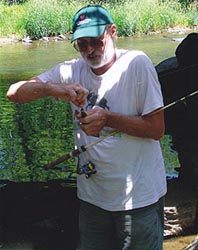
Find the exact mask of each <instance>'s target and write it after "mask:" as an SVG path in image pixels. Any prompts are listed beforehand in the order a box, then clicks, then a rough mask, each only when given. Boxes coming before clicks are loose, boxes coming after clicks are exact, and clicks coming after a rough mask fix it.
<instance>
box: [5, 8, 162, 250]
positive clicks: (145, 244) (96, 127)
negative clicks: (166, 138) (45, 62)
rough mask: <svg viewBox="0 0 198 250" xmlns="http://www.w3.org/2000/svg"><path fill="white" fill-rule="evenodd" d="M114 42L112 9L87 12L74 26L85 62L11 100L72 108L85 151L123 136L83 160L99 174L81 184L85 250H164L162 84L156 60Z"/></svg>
mask: <svg viewBox="0 0 198 250" xmlns="http://www.w3.org/2000/svg"><path fill="white" fill-rule="evenodd" d="M115 36H116V26H115V24H114V23H113V20H112V18H111V16H110V15H109V13H108V12H107V10H106V9H104V8H103V7H101V6H98V5H93V6H86V7H84V8H82V9H81V10H79V11H78V12H77V13H76V14H75V16H74V18H73V35H72V42H73V44H74V48H76V49H77V50H78V51H79V52H80V54H81V58H79V59H73V60H71V61H66V62H64V63H63V64H59V65H57V66H55V67H54V68H53V69H51V70H49V71H48V72H45V73H43V74H41V75H39V76H37V77H34V78H33V79H31V80H29V81H25V82H19V83H16V84H14V85H12V86H11V87H10V89H9V90H8V93H7V96H8V98H9V99H10V100H11V101H14V102H21V103H23V102H28V101H32V100H35V99H38V98H41V97H45V96H53V97H55V98H60V99H63V100H66V101H71V102H72V108H73V112H74V113H75V120H79V128H78V129H77V130H75V132H76V136H75V141H76V144H77V145H78V146H81V145H87V144H89V143H91V142H93V141H95V140H96V139H97V137H96V136H101V135H102V134H107V135H108V134H109V133H110V132H112V131H119V133H115V134H114V135H111V136H109V137H106V139H104V140H103V141H101V142H100V143H98V144H97V145H95V146H94V147H92V148H90V149H89V150H87V151H86V152H83V153H82V154H81V155H80V156H79V158H78V166H79V167H80V169H81V170H82V169H83V166H88V164H89V163H91V164H92V165H94V166H95V168H96V173H95V174H92V175H91V176H89V178H85V176H84V175H83V174H80V175H78V177H77V187H78V197H79V200H80V215H79V228H80V246H79V249H80V250H113V249H117V250H121V249H123V250H124V249H133V250H160V249H162V242H163V196H164V195H165V193H166V179H165V170H164V164H163V158H162V153H161V149H160V144H159V139H160V138H161V137H162V136H163V134H164V118H163V111H162V110H161V109H160V108H161V107H163V100H162V94H161V89H160V84H159V82H158V78H157V74H156V71H155V69H154V67H153V65H152V63H151V61H150V59H149V58H148V57H147V56H146V55H145V54H144V53H143V52H140V51H127V50H123V49H116V48H115ZM87 90H88V91H89V93H88V91H87ZM78 107H80V108H78ZM76 110H77V112H76ZM81 110H82V111H83V115H82V112H80V111H81ZM84 114H85V115H84Z"/></svg>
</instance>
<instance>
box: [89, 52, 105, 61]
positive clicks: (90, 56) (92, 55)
mask: <svg viewBox="0 0 198 250" xmlns="http://www.w3.org/2000/svg"><path fill="white" fill-rule="evenodd" d="M95 56H102V53H101V52H98V51H92V52H91V53H89V54H88V55H87V56H86V57H87V59H89V58H92V57H95Z"/></svg>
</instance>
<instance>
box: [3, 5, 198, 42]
mask: <svg viewBox="0 0 198 250" xmlns="http://www.w3.org/2000/svg"><path fill="white" fill-rule="evenodd" d="M91 2H93V1H80V2H77V1H76V0H72V1H70V2H69V1H61V0H59V1H58V0H45V1H43V0H29V1H27V2H26V3H25V4H23V5H20V6H18V5H13V6H8V5H3V4H2V3H0V36H10V35H11V34H12V33H16V35H17V36H24V35H26V36H27V35H29V36H30V37H31V38H32V39H38V38H41V37H43V36H53V35H58V34H65V33H67V32H69V31H71V28H72V17H73V15H74V13H75V12H76V11H77V10H78V9H79V8H81V7H82V6H84V5H87V4H88V3H91ZM94 2H95V3H96V2H98V3H100V1H94ZM103 5H104V7H106V8H107V9H108V10H109V12H110V13H111V15H112V17H113V19H114V21H115V23H116V25H117V34H118V36H131V35H138V34H143V33H144V34H148V33H149V32H153V31H164V30H165V29H167V28H168V27H173V26H175V25H182V26H190V27H193V26H194V25H197V23H198V18H197V6H195V4H191V5H189V6H188V8H186V7H184V6H182V5H181V4H180V3H179V2H178V1H177V0H164V1H160V0H141V1H139V0H126V1H115V3H113V2H112V1H108V2H107V1H106V3H104V4H103Z"/></svg>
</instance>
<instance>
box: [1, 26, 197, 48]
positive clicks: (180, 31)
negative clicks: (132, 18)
mask: <svg viewBox="0 0 198 250" xmlns="http://www.w3.org/2000/svg"><path fill="white" fill-rule="evenodd" d="M191 32H198V28H197V27H194V28H193V29H192V28H189V27H182V26H175V27H172V28H171V27H169V28H168V29H167V30H166V31H164V32H163V33H164V34H173V35H175V34H177V35H184V36H185V35H186V34H188V33H191ZM163 33H162V34H163ZM155 34H156V35H158V34H159V32H150V33H149V34H148V35H147V36H149V35H155ZM134 37H136V36H134ZM64 39H70V34H66V35H59V36H54V37H44V38H41V39H39V40H43V41H48V42H50V41H62V40H64ZM32 41H33V40H31V38H29V37H24V38H23V39H18V38H17V37H16V36H15V35H12V36H11V37H0V46H2V45H6V44H12V43H13V44H14V43H19V42H24V43H31V42H32Z"/></svg>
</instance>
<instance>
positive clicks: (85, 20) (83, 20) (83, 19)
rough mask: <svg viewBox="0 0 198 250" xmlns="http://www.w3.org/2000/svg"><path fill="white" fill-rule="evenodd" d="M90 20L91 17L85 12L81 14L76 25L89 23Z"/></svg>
mask: <svg viewBox="0 0 198 250" xmlns="http://www.w3.org/2000/svg"><path fill="white" fill-rule="evenodd" d="M89 22H91V18H86V15H85V14H81V15H80V16H79V19H78V22H76V25H77V26H79V25H82V24H85V23H89Z"/></svg>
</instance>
